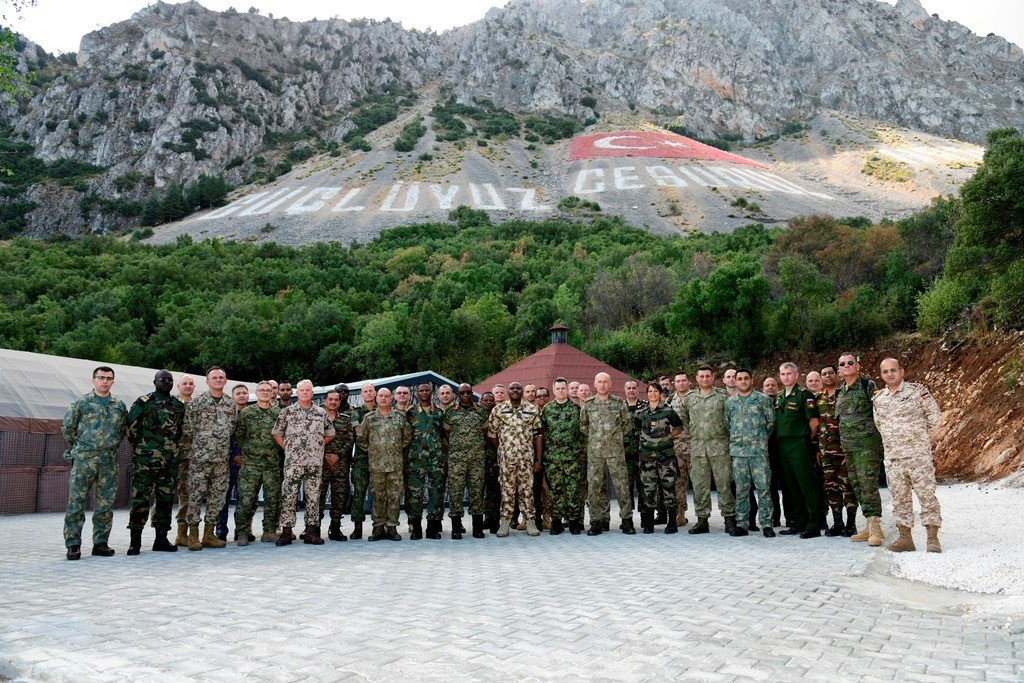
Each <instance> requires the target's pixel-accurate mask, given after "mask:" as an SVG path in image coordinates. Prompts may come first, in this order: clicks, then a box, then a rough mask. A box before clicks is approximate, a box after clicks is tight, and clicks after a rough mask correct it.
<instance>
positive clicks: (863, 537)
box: [847, 522, 871, 543]
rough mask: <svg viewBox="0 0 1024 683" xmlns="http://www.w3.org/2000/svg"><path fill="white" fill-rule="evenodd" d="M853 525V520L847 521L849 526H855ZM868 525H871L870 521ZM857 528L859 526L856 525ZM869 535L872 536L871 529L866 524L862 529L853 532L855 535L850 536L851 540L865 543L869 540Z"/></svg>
mask: <svg viewBox="0 0 1024 683" xmlns="http://www.w3.org/2000/svg"><path fill="white" fill-rule="evenodd" d="M853 525H854V523H853V522H848V523H847V526H853ZM868 526H870V523H869V524H868ZM856 528H857V527H856V526H854V529H856ZM869 536H871V530H870V529H869V528H868V527H867V526H865V527H864V529H863V530H862V531H858V532H855V533H854V534H853V536H850V540H851V541H853V542H854V543H864V542H865V541H867V540H868V537H869Z"/></svg>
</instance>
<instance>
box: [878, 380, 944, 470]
mask: <svg viewBox="0 0 1024 683" xmlns="http://www.w3.org/2000/svg"><path fill="white" fill-rule="evenodd" d="M871 400H872V401H873V402H874V404H875V424H876V425H877V426H878V432H879V433H880V434H881V435H882V445H883V447H884V448H885V458H886V460H903V459H908V458H931V455H932V441H931V439H932V434H933V433H934V432H935V430H936V429H938V428H939V426H940V425H941V424H942V411H941V410H939V404H938V403H936V401H935V397H934V396H932V394H931V392H930V391H928V390H927V389H926V388H925V387H924V386H922V385H920V384H916V383H914V382H902V383H901V384H900V385H899V387H897V388H896V391H889V387H886V388H884V389H882V390H881V391H879V392H878V393H877V394H875V396H874V398H872V399H871Z"/></svg>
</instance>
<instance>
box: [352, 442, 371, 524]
mask: <svg viewBox="0 0 1024 683" xmlns="http://www.w3.org/2000/svg"><path fill="white" fill-rule="evenodd" d="M369 486H370V456H369V455H367V453H366V451H364V450H361V449H359V448H357V449H356V450H355V456H354V457H353V458H352V497H351V498H350V499H349V512H350V513H351V514H352V521H353V522H362V521H363V520H365V519H366V491H367V490H368V489H369Z"/></svg>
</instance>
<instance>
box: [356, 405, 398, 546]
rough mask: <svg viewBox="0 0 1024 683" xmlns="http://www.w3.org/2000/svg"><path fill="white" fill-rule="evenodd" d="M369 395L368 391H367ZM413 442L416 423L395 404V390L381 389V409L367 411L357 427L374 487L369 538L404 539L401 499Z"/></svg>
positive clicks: (376, 539)
mask: <svg viewBox="0 0 1024 683" xmlns="http://www.w3.org/2000/svg"><path fill="white" fill-rule="evenodd" d="M364 397H365V394H364ZM410 441H412V426H411V425H410V424H409V421H408V420H407V419H406V418H405V413H402V412H401V411H398V410H395V409H393V408H392V406H391V391H390V390H388V389H381V390H380V391H378V392H377V409H376V410H373V411H371V412H369V413H367V414H366V416H365V417H364V418H363V419H362V421H361V422H360V423H359V427H358V428H357V430H356V446H357V447H358V448H361V449H363V450H364V451H366V453H367V455H368V457H369V465H370V485H371V486H372V487H373V489H372V490H373V510H372V512H371V517H372V519H373V533H372V534H370V537H369V538H368V539H367V540H368V541H380V540H383V539H385V538H386V539H388V540H391V541H401V540H402V537H401V536H400V535H399V533H398V502H399V500H401V498H402V488H403V482H402V467H403V460H404V459H405V448H406V447H407V446H408V445H409V442H410Z"/></svg>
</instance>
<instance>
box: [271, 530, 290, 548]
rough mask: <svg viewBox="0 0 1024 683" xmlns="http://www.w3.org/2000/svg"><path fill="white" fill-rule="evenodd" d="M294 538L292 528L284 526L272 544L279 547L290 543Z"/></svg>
mask: <svg viewBox="0 0 1024 683" xmlns="http://www.w3.org/2000/svg"><path fill="white" fill-rule="evenodd" d="M294 540H295V535H294V534H292V528H291V527H290V526H286V527H285V528H283V529H281V535H280V536H278V537H277V540H276V541H275V542H274V545H276V546H279V547H280V546H285V545H291V544H292V541H294Z"/></svg>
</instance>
